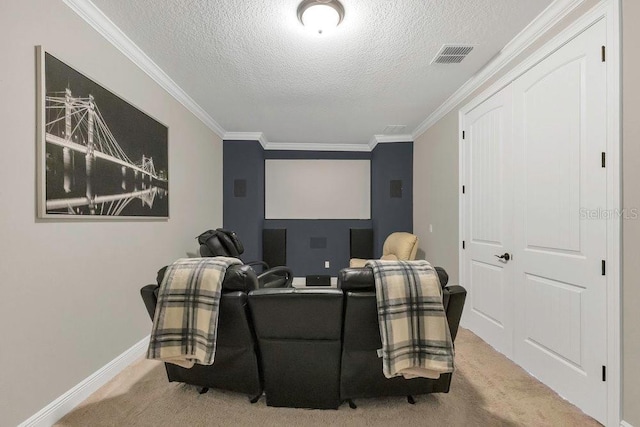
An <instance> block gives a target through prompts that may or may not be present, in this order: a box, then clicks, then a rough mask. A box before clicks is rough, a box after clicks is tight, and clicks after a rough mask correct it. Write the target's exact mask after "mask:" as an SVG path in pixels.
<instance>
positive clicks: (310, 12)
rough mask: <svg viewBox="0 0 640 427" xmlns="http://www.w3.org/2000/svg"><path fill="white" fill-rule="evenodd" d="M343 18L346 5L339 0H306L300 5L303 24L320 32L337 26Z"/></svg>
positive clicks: (299, 15) (300, 17) (299, 11)
mask: <svg viewBox="0 0 640 427" xmlns="http://www.w3.org/2000/svg"><path fill="white" fill-rule="evenodd" d="M343 18H344V7H343V6H342V3H340V2H339V1H338V0H304V1H303V2H302V3H300V6H298V19H299V20H300V22H301V23H302V25H304V26H305V28H308V29H309V30H311V31H313V32H315V33H318V34H322V33H324V32H325V31H328V30H331V29H333V28H335V27H337V26H338V25H339V24H340V23H341V22H342V19H343Z"/></svg>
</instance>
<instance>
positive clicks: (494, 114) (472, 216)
mask: <svg viewBox="0 0 640 427" xmlns="http://www.w3.org/2000/svg"><path fill="white" fill-rule="evenodd" d="M511 109H512V107H511V89H510V88H509V87H507V88H505V89H503V90H502V91H500V92H499V93H497V94H495V95H494V96H492V97H491V98H490V99H489V100H487V101H485V102H484V103H482V104H480V105H479V106H478V107H476V108H475V109H473V110H472V111H470V112H469V113H467V114H466V115H465V117H464V119H463V121H464V123H463V125H464V129H465V137H464V139H463V144H462V147H463V148H462V149H463V151H464V152H463V153H461V154H462V156H463V159H464V166H463V168H464V179H463V184H464V186H465V194H464V197H463V206H462V209H463V215H464V217H463V218H464V232H463V235H464V236H465V237H463V238H464V239H465V250H464V255H465V257H464V261H463V268H464V273H463V276H464V277H465V281H464V284H465V287H466V288H467V291H468V292H469V295H468V297H467V303H466V304H465V326H467V327H469V328H470V329H471V330H472V331H473V332H475V333H476V334H477V335H478V336H480V337H482V339H484V340H485V341H487V342H488V343H489V344H491V345H492V346H493V347H494V348H496V349H497V350H498V351H500V352H502V353H504V354H505V355H507V356H509V357H511V354H512V348H513V279H512V268H511V263H512V262H511V261H510V252H511V250H512V247H513V233H512V228H513V226H512V221H513V212H512V198H513V187H512V179H511V175H512V173H513V171H512V169H511V165H512V160H511V141H512V121H511V116H512V113H511ZM505 254H506V255H505ZM499 257H502V258H499ZM507 258H508V259H507Z"/></svg>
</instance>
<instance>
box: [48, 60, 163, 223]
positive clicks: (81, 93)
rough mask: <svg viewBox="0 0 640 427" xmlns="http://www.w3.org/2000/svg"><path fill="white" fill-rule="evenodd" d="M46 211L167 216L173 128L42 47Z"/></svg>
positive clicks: (57, 214)
mask: <svg viewBox="0 0 640 427" xmlns="http://www.w3.org/2000/svg"><path fill="white" fill-rule="evenodd" d="M41 62H42V64H41V69H40V72H41V73H42V75H41V77H42V81H43V83H44V85H43V86H44V87H43V88H42V93H40V97H41V104H42V105H41V108H43V109H44V111H43V113H42V114H41V117H42V121H43V123H42V124H41V125H42V129H43V135H42V136H41V138H42V141H40V144H41V149H40V153H39V154H40V155H41V156H43V159H41V162H40V163H41V167H42V168H43V169H44V170H42V171H41V173H42V176H43V178H44V179H43V182H41V188H40V193H41V194H40V195H39V197H40V200H39V202H40V209H39V212H40V214H41V216H42V217H45V218H52V217H78V218H80V217H81V216H93V217H104V218H113V217H150V218H168V216H169V185H168V183H169V173H168V129H167V127H166V126H164V125H163V124H162V123H160V122H158V121H157V120H155V119H153V118H152V117H150V116H148V115H147V114H145V113H144V112H142V111H140V110H139V109H137V108H136V107H134V106H133V105H131V104H129V103H128V102H126V101H125V100H123V99H122V98H120V97H118V96H117V95H115V94H113V93H112V92H110V91H109V90H107V89H105V88H104V87H102V86H101V85H99V84H98V83H96V82H94V81H93V80H91V79H90V78H88V77H86V76H84V75H83V74H81V73H79V72H78V71H76V70H74V69H73V68H71V67H70V66H68V65H66V64H65V63H63V62H62V61H60V60H58V59H57V58H55V57H54V56H52V55H50V54H49V53H45V52H41Z"/></svg>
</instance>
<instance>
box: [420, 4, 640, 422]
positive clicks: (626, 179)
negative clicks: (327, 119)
mask: <svg viewBox="0 0 640 427" xmlns="http://www.w3.org/2000/svg"><path fill="white" fill-rule="evenodd" d="M596 3H597V1H596V0H586V1H585V2H584V3H583V4H582V5H581V6H580V7H579V8H578V9H577V10H576V11H574V12H573V13H572V14H571V15H570V16H568V17H567V18H565V19H564V20H563V21H562V22H560V23H558V24H557V25H556V26H555V27H554V28H552V29H551V30H550V31H549V32H548V33H546V34H545V35H544V36H543V37H542V38H541V39H540V40H539V41H538V42H536V43H534V45H533V46H531V47H530V48H528V49H527V50H526V51H525V52H523V53H522V54H521V55H520V56H519V57H518V58H515V59H514V60H513V61H512V62H511V64H509V66H507V67H505V69H504V70H503V71H502V72H501V73H499V74H498V75H496V76H495V77H494V78H493V79H492V80H491V81H489V82H487V83H486V84H485V85H483V87H481V88H479V89H478V90H477V91H475V92H474V93H473V94H471V95H470V96H469V97H467V98H466V99H465V100H464V101H462V102H461V103H460V104H458V106H456V108H454V109H453V111H452V112H450V113H449V114H447V115H446V116H445V117H443V118H442V119H441V120H439V121H438V122H437V123H436V124H435V125H434V126H433V127H431V128H430V129H429V130H428V131H427V132H425V133H424V134H422V135H421V136H420V137H419V138H418V139H417V140H416V141H415V145H414V153H415V157H414V188H415V190H414V196H413V200H414V225H413V226H414V231H415V233H416V234H417V235H418V237H419V238H420V246H421V249H422V250H423V251H424V256H425V258H426V259H427V260H429V261H431V262H432V263H434V264H437V265H443V266H446V268H447V271H448V272H449V274H450V276H451V282H452V283H456V282H457V280H458V267H459V266H458V254H459V250H460V249H459V248H460V246H459V243H460V239H459V236H458V191H459V189H460V183H459V182H458V110H459V109H460V108H461V107H462V106H464V105H465V104H466V103H468V102H469V101H470V100H471V99H473V97H475V96H476V95H477V94H479V93H480V92H481V91H483V90H484V89H485V88H487V87H488V86H489V85H491V84H492V83H493V82H494V81H495V80H497V79H498V78H500V77H501V76H502V75H504V74H505V73H506V72H508V70H509V69H511V68H513V66H515V65H517V64H518V63H520V62H521V61H522V60H523V59H525V58H526V57H527V56H528V55H530V54H531V53H532V52H534V51H535V50H536V49H537V48H539V47H540V46H541V45H542V44H544V43H546V42H547V41H548V40H550V39H551V38H552V37H553V36H554V35H556V34H558V33H559V32H560V31H561V30H562V29H564V28H566V27H567V26H568V25H569V24H570V23H571V22H573V21H574V20H575V19H576V18H577V17H579V16H580V15H582V14H583V13H584V12H586V11H587V10H589V8H591V7H592V6H593V5H595V4H596ZM639 19H640V2H638V1H637V0H622V27H623V34H622V45H623V52H622V57H623V83H622V86H623V87H622V93H623V115H624V119H623V147H622V148H623V153H624V155H623V204H624V207H626V208H629V209H631V208H640V190H639V189H638V184H637V183H638V182H640V144H639V143H638V142H639V141H640V126H639V123H640V122H639V121H638V119H637V118H638V117H639V116H640V96H639V95H638V94H639V93H640V85H639V84H638V75H640V58H639V56H638V52H640V46H639V41H640V29H639V28H638V25H637V22H638V20H639ZM429 224H433V233H430V232H429ZM638 254H640V220H630V221H625V222H624V224H623V263H624V267H623V278H622V281H623V283H622V293H623V353H622V358H623V375H622V377H623V380H622V383H623V384H622V391H623V396H622V403H623V411H622V412H623V417H622V418H623V419H624V420H625V421H626V422H628V423H629V424H631V425H632V426H635V427H638V426H640V406H639V405H638V404H637V403H638V402H640V331H639V330H638V328H637V327H635V325H636V324H637V323H638V314H637V307H638V306H640V286H638V285H637V283H638V278H639V277H640V263H638V262H637V258H638Z"/></svg>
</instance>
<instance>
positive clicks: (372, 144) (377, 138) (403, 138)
mask: <svg viewBox="0 0 640 427" xmlns="http://www.w3.org/2000/svg"><path fill="white" fill-rule="evenodd" d="M394 142H413V135H411V134H401V135H373V136H372V137H371V139H370V140H369V150H371V151H373V149H374V148H376V145H378V144H390V143H394Z"/></svg>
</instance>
